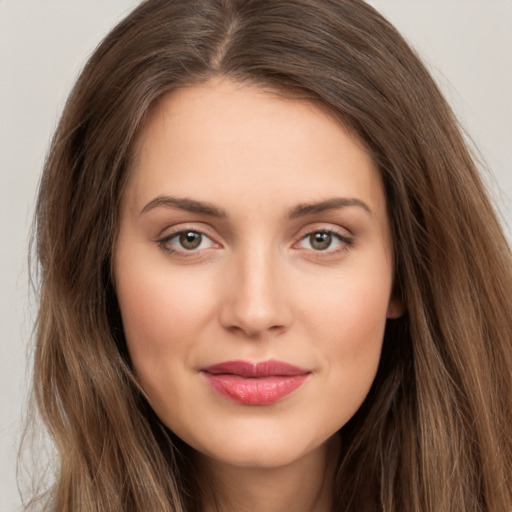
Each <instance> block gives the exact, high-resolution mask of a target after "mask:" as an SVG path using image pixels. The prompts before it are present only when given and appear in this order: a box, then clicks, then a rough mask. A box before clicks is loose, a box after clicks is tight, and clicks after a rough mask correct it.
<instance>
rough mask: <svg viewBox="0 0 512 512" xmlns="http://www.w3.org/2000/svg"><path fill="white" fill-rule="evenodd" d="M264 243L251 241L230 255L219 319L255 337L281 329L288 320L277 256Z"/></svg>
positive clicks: (232, 328)
mask: <svg viewBox="0 0 512 512" xmlns="http://www.w3.org/2000/svg"><path fill="white" fill-rule="evenodd" d="M266 242H267V243H266V244H251V246H250V247H247V248H246V249H245V250H241V251H240V252H238V253H237V254H236V255H234V256H233V260H232V261H231V268H230V274H231V276H230V279H228V280H227V281H228V283H229V284H228V286H229V290H227V294H226V299H225V301H224V304H223V311H222V322H223V324H224V326H225V327H227V328H229V329H231V330H239V331H243V332H245V334H246V335H248V336H250V337H255V336H259V335H261V334H263V333H264V332H267V331H271V330H272V331H279V330H282V329H283V328H284V327H285V326H286V325H287V324H288V321H289V315H288V314H287V309H288V304H287V302H286V298H285V296H286V290H285V289H284V287H283V285H284V282H283V281H284V276H283V274H282V268H281V261H280V256H279V254H278V252H277V251H276V250H274V249H273V248H272V246H271V245H270V244H269V243H268V240H267V241H266Z"/></svg>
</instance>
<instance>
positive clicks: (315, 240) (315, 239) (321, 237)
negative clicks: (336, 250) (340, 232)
mask: <svg viewBox="0 0 512 512" xmlns="http://www.w3.org/2000/svg"><path fill="white" fill-rule="evenodd" d="M309 238H310V242H311V246H312V247H313V249H317V250H319V251H324V250H325V249H327V248H328V247H329V246H330V245H331V241H332V236H331V235H330V234H329V233H313V234H312V235H311V236H310V237H309Z"/></svg>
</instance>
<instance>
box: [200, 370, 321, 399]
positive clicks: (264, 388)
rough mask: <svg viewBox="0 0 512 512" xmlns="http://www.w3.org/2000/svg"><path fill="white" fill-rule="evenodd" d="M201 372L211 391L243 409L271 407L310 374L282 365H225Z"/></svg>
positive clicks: (306, 371)
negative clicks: (244, 406) (257, 406)
mask: <svg viewBox="0 0 512 512" xmlns="http://www.w3.org/2000/svg"><path fill="white" fill-rule="evenodd" d="M201 372H202V373H203V375H204V376H205V377H206V378H207V380H208V382H209V383H210V384H211V386H212V387H213V389H215V391H217V392H218V393H220V394H221V395H222V396H224V397H226V398H230V399H231V400H234V401H235V402H239V403H242V404H245V405H269V404H273V403H275V402H277V401H279V400H281V399H282V398H284V397H285V396H286V395H289V394H290V393H291V392H292V391H295V390H296V389H297V388H298V387H299V386H300V385H301V384H302V383H303V382H304V381H305V380H306V378H307V377H308V375H309V374H310V373H311V371H309V370H305V369H304V368H299V367H297V366H293V365H291V364H288V363H284V362H281V361H275V360H269V361H262V362H260V363H249V362H246V361H226V362H224V363H220V364H215V365H212V366H208V367H205V368H201Z"/></svg>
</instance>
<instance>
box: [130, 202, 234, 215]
mask: <svg viewBox="0 0 512 512" xmlns="http://www.w3.org/2000/svg"><path fill="white" fill-rule="evenodd" d="M160 206H163V207H165V208H178V209H180V210H185V211H187V212H192V213H201V214H203V215H209V216H210V217H216V218H219V219H225V218H226V217H227V216H228V214H227V213H226V212H225V211H224V210H221V209H220V208H217V207H216V206H213V205H212V204H209V203H203V202H202V201H196V200H194V199H189V198H188V197H183V198H179V197H171V196H157V197H155V198H154V199H152V200H151V201H150V202H149V203H148V204H147V205H146V206H144V208H143V209H142V210H141V212H140V214H141V215H142V214H143V213H146V212H148V211H150V210H153V209H154V208H158V207H160Z"/></svg>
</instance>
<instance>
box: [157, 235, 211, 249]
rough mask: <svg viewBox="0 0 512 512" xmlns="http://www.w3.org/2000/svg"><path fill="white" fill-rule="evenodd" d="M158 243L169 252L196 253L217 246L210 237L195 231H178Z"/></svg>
mask: <svg viewBox="0 0 512 512" xmlns="http://www.w3.org/2000/svg"><path fill="white" fill-rule="evenodd" d="M157 242H158V245H159V246H160V247H161V248H162V249H164V250H165V251H167V252H195V251H198V250H201V249H208V248H210V247H214V246H215V245H216V244H215V243H214V242H213V240H212V239H211V238H210V237H209V236H208V235H206V234H205V233H202V232H201V231H196V230H193V229H185V230H182V231H177V232H175V233H172V234H170V235H167V236H165V237H164V238H162V239H160V240H158V241H157Z"/></svg>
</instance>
